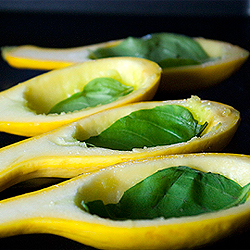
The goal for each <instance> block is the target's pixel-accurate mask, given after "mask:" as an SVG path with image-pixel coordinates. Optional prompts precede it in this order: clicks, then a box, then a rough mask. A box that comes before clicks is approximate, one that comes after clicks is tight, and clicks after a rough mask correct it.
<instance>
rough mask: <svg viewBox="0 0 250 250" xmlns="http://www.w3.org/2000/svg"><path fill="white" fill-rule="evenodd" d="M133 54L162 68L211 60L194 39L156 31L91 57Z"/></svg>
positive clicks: (197, 63)
mask: <svg viewBox="0 0 250 250" xmlns="http://www.w3.org/2000/svg"><path fill="white" fill-rule="evenodd" d="M117 56H132V57H140V58H146V59H149V60H152V61H154V62H156V63H158V64H159V65H160V66H161V67H162V68H168V67H179V66H185V65H199V64H201V63H204V62H206V61H209V60H213V59H212V58H210V57H209V56H208V54H207V53H206V52H205V50H204V49H203V48H202V47H201V45H200V44H199V43H198V42H196V41H195V40H194V39H192V38H190V37H188V36H184V35H179V34H173V33H164V32H163V33H154V34H150V35H147V36H144V37H142V38H135V37H128V38H127V39H125V40H123V41H122V42H121V43H119V44H118V45H116V46H112V47H107V48H99V49H97V50H95V51H91V52H90V56H89V58H90V59H98V58H106V57H117Z"/></svg>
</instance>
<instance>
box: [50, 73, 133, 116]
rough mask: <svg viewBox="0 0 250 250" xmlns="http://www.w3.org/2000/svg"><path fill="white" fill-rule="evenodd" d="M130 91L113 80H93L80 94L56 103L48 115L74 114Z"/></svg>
mask: <svg viewBox="0 0 250 250" xmlns="http://www.w3.org/2000/svg"><path fill="white" fill-rule="evenodd" d="M132 91H133V87H132V86H127V85H124V84H122V83H120V82H119V81H117V80H115V79H113V78H109V77H100V78H95V79H93V80H91V81H90V82H88V83H87V84H86V85H85V87H84V88H83V90H82V91H81V92H77V93H75V94H73V95H72V96H70V97H69V98H67V99H65V100H63V101H61V102H59V103H57V104H56V105H55V106H54V107H52V108H51V110H50V111H49V114H53V113H57V114H60V113H62V112H64V113H67V112H74V111H76V110H81V109H86V108H89V107H95V106H97V105H104V104H108V103H111V102H113V101H115V100H117V99H118V98H119V97H121V96H125V95H128V94H129V93H131V92H132Z"/></svg>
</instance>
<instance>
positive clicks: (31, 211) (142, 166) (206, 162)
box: [0, 153, 250, 249]
mask: <svg viewBox="0 0 250 250" xmlns="http://www.w3.org/2000/svg"><path fill="white" fill-rule="evenodd" d="M179 165H182V166H183V165H184V166H189V167H192V168H195V169H199V170H201V171H205V172H213V173H220V174H222V175H224V176H226V177H228V178H230V179H232V180H234V181H236V182H237V183H238V184H240V185H242V186H243V185H246V184H247V183H249V181H250V157H249V156H247V155H236V154H220V153H207V154H206V153H201V154H184V155H182V154H179V155H178V154H177V155H168V156H158V157H153V158H147V159H142V160H137V161H132V162H126V163H121V164H117V165H113V166H110V167H108V168H106V169H100V170H99V171H96V172H93V173H92V174H89V173H86V174H83V175H81V176H79V177H76V178H74V179H71V180H69V181H66V182H64V183H61V184H59V185H55V186H52V187H50V188H46V189H43V190H40V191H36V192H34V193H29V194H24V195H21V196H19V197H14V198H10V199H7V200H4V201H1V202H0V221H1V224H0V225H1V226H0V237H7V236H11V235H16V234H30V233H51V234H56V235H60V236H63V237H66V238H69V239H72V240H75V241H78V242H80V243H82V244H85V245H89V246H92V247H96V248H100V249H188V248H193V247H199V246H202V245H204V244H207V243H212V242H214V241H216V240H218V239H221V238H223V237H226V236H228V235H230V234H232V233H234V232H236V231H237V230H239V228H241V227H243V226H244V225H247V224H248V223H249V220H250V201H249V198H248V200H247V202H246V203H245V204H242V205H239V206H236V207H233V208H230V209H226V210H220V211H217V212H211V213H204V214H201V215H197V216H187V217H179V218H170V219H163V218H157V219H152V220H125V221H113V220H110V219H102V218H100V217H98V216H94V215H90V214H88V213H87V212H85V211H83V210H82V209H80V205H79V203H80V202H81V200H84V201H91V200H95V199H101V200H103V201H104V202H105V203H110V202H111V203H112V202H113V203H114V202H117V201H118V200H119V199H120V197H121V196H122V194H123V193H124V191H125V190H127V189H128V188H130V187H131V186H133V185H134V184H136V183H138V182H139V181H141V180H142V179H144V178H146V177H147V176H149V175H150V174H152V173H154V172H155V171H157V170H160V169H162V168H167V167H171V166H179Z"/></svg>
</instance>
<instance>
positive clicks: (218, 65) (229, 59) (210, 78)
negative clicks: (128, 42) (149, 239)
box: [2, 37, 249, 93]
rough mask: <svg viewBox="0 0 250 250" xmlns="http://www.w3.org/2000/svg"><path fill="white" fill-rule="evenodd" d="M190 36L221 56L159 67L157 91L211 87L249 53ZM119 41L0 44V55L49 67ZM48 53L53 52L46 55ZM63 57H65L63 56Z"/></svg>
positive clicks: (32, 65) (31, 65) (11, 61)
mask: <svg viewBox="0 0 250 250" xmlns="http://www.w3.org/2000/svg"><path fill="white" fill-rule="evenodd" d="M194 39H195V40H196V41H197V42H198V43H199V44H200V45H201V46H202V47H203V48H204V50H205V51H206V52H207V53H208V55H209V56H211V57H221V58H220V60H217V61H212V62H208V63H203V64H202V65H195V66H183V67H175V68H166V69H163V71H162V78H161V83H160V85H159V88H160V91H164V92H173V93H175V92H187V91H193V90H202V89H206V88H209V87H212V86H214V85H217V84H218V83H220V82H222V81H224V80H226V79H227V78H229V77H230V76H231V75H232V74H234V73H235V72H237V71H238V70H239V69H240V67H241V66H242V65H243V64H244V63H245V61H246V60H247V59H248V57H249V52H248V51H247V50H245V49H243V48H241V47H239V46H237V45H232V44H230V43H227V42H223V41H217V40H211V39H205V38H201V37H197V38H194ZM121 41H123V39H121V40H114V41H108V42H104V43H99V44H94V45H88V46H82V47H77V48H69V49H50V48H40V47H37V46H32V45H24V46H16V47H3V48H2V56H3V58H4V59H5V60H6V61H7V62H8V63H9V64H10V65H11V66H13V67H17V68H30V69H46V70H51V69H55V68H61V67H67V66H69V65H71V64H74V63H78V62H80V61H87V60H90V59H89V58H88V55H89V52H88V51H92V50H95V49H97V48H100V47H104V48H105V47H111V46H115V45H117V44H119V43H120V42H121ZM51 53H53V54H54V56H53V57H51V58H50V55H49V54H51ZM32 54H33V55H32ZM72 54H75V55H76V56H75V57H74V59H72V57H69V56H70V55H72ZM78 54H79V55H80V54H81V56H78ZM39 55H40V58H39ZM67 57H68V59H65V58H67Z"/></svg>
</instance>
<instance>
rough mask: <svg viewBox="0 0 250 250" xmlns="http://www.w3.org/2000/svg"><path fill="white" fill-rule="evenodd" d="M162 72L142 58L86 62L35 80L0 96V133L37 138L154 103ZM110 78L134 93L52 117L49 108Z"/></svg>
mask: <svg viewBox="0 0 250 250" xmlns="http://www.w3.org/2000/svg"><path fill="white" fill-rule="evenodd" d="M161 71H162V70H161V68H160V67H159V66H158V64H156V63H154V62H151V61H149V60H145V59H140V58H129V57H127V58H118V57H117V58H107V59H99V60H93V61H87V62H84V63H81V64H76V65H72V66H70V67H67V68H62V69H57V70H53V71H50V72H47V73H45V74H42V75H39V76H37V77H34V78H32V79H30V80H28V81H25V82H23V83H20V84H18V85H16V86H14V87H12V88H9V89H7V90H5V91H2V92H0V131H2V132H7V133H12V134H16V135H21V136H34V135H38V134H41V133H44V132H47V131H50V130H52V129H55V128H57V127H59V126H61V125H64V124H67V123H70V122H73V121H76V120H78V119H80V118H82V117H86V116H89V115H91V114H93V113H98V112H100V111H102V110H105V109H110V108H114V107H118V106H122V105H125V104H128V103H133V102H139V101H145V100H151V99H152V98H153V97H154V95H155V93H156V91H157V88H158V86H159V81H160V77H161ZM97 77H111V78H114V79H116V80H118V81H120V82H121V83H123V84H126V85H129V86H133V87H134V90H133V91H132V92H131V93H130V94H128V95H126V96H123V97H120V98H119V99H118V100H116V101H114V102H111V103H108V104H105V105H99V106H96V107H93V108H88V109H83V110H79V111H75V112H69V113H66V114H65V113H61V114H59V115H58V114H49V115H47V113H48V112H49V110H50V108H51V107H53V106H54V105H55V104H56V103H58V102H60V101H62V100H64V99H66V98H67V97H69V96H70V95H72V94H74V93H75V92H79V91H82V89H83V86H85V85H86V84H87V83H88V82H89V81H90V80H92V79H94V78H97Z"/></svg>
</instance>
